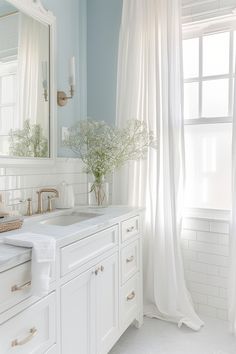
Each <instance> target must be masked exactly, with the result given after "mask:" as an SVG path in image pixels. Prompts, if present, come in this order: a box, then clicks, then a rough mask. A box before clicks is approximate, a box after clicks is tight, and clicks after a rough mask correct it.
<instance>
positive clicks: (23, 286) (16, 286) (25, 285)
mask: <svg viewBox="0 0 236 354" xmlns="http://www.w3.org/2000/svg"><path fill="white" fill-rule="evenodd" d="M30 285H31V281H28V282H27V283H25V284H23V285H13V286H12V287H11V292H12V293H14V292H15V291H21V290H25V289H27V288H28V287H29V286H30Z"/></svg>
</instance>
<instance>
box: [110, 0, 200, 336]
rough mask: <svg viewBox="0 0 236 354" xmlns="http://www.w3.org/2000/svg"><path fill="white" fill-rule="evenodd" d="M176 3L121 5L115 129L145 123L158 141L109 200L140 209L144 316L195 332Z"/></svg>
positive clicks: (123, 175) (117, 182)
mask: <svg viewBox="0 0 236 354" xmlns="http://www.w3.org/2000/svg"><path fill="white" fill-rule="evenodd" d="M180 9H181V3H180V0H124V2H123V15H122V24H121V31H120V42H119V59H118V93H117V124H118V125H119V126H124V125H125V123H126V120H128V119H137V118H138V119H141V120H144V121H145V122H146V123H147V125H148V126H149V127H150V129H152V130H154V132H155V134H156V136H157V138H158V149H157V150H154V149H150V151H149V153H148V157H147V160H146V161H142V162H131V163H129V165H128V166H126V167H125V168H124V169H122V171H120V172H119V173H117V174H116V175H115V178H114V191H113V195H114V202H116V203H122V204H130V205H143V206H145V207H146V220H145V232H144V236H145V273H146V274H145V277H144V279H145V284H144V289H145V314H146V315H147V316H150V317H157V318H161V319H164V320H168V321H173V322H176V323H178V325H179V326H180V325H181V324H183V323H184V324H186V325H187V326H189V327H191V328H192V329H194V330H199V329H200V327H201V326H202V325H203V323H202V321H201V320H200V319H199V317H198V316H197V315H196V314H195V311H194V309H193V306H192V302H191V299H190V297H189V294H188V291H187V289H186V285H185V279H184V271H183V264H182V258H181V249H180V231H181V210H182V202H183V178H184V173H183V170H184V148H183V147H184V142H183V118H182V70H181V66H182V64H181V62H182V60H181V54H182V49H181V26H180Z"/></svg>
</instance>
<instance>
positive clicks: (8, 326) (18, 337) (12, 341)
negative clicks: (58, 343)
mask: <svg viewBox="0 0 236 354" xmlns="http://www.w3.org/2000/svg"><path fill="white" fill-rule="evenodd" d="M55 327H56V322H55V295H54V294H51V295H49V296H47V297H46V298H44V299H43V300H41V301H39V302H38V303H36V304H34V305H32V306H30V307H29V308H27V309H26V310H25V311H23V312H21V313H20V314H19V315H17V316H15V317H12V318H11V319H10V320H8V321H6V322H5V323H4V324H2V325H1V326H0V353H1V354H42V353H45V352H46V351H47V350H48V348H50V347H51V346H52V345H53V344H54V343H55Z"/></svg>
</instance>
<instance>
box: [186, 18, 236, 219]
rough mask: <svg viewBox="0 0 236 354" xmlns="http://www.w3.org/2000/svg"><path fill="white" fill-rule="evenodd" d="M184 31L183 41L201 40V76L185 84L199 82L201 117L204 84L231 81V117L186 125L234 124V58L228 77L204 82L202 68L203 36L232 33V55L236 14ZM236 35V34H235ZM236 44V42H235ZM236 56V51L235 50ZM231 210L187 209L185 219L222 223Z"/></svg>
mask: <svg viewBox="0 0 236 354" xmlns="http://www.w3.org/2000/svg"><path fill="white" fill-rule="evenodd" d="M182 29H183V40H185V39H191V38H199V41H200V43H199V70H200V72H199V75H198V77H197V78H193V79H184V83H185V82H186V83H188V82H199V113H200V115H199V116H200V117H201V113H202V112H201V107H202V83H203V81H204V80H211V79H212V80H213V79H224V78H227V79H229V95H230V96H229V108H228V113H229V115H228V116H226V117H211V118H208V117H201V118H194V119H184V125H198V124H220V123H232V120H233V117H232V115H233V92H232V87H233V86H232V85H233V80H234V79H235V77H236V69H235V73H234V68H233V57H232V55H229V60H230V63H229V74H227V75H215V76H210V77H204V80H203V70H202V69H203V66H202V58H203V56H202V43H203V40H202V39H203V36H204V35H208V34H213V33H222V32H227V31H229V32H231V33H230V54H231V53H232V52H231V50H232V46H233V35H232V34H233V31H236V14H231V15H225V16H221V17H217V18H216V17H214V18H212V19H206V20H201V21H196V22H193V23H184V24H183V25H182ZM235 35H236V34H235ZM235 43H236V41H235ZM235 55H236V50H235ZM230 213H231V211H230V210H219V209H210V208H205V209H203V208H191V207H187V208H185V210H184V216H185V217H193V218H201V219H209V220H213V219H217V220H222V221H228V220H229V219H230Z"/></svg>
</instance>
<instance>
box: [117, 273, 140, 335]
mask: <svg viewBox="0 0 236 354" xmlns="http://www.w3.org/2000/svg"><path fill="white" fill-rule="evenodd" d="M139 298H140V290H139V275H138V274H137V275H136V276H134V277H133V278H131V279H130V280H128V282H127V283H126V284H125V285H124V286H123V287H122V289H121V299H120V309H121V313H120V316H121V325H122V328H123V329H124V328H126V327H128V326H129V325H130V324H131V323H132V322H133V321H134V319H135V318H137V317H138V312H139Z"/></svg>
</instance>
